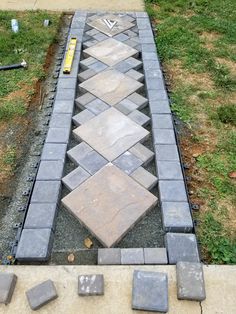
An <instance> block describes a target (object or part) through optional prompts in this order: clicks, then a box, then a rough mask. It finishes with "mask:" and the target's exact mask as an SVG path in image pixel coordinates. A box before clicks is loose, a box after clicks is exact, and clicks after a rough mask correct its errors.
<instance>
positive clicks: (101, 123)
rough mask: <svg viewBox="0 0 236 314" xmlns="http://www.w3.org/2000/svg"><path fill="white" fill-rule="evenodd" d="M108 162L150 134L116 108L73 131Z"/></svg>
mask: <svg viewBox="0 0 236 314" xmlns="http://www.w3.org/2000/svg"><path fill="white" fill-rule="evenodd" d="M73 133H74V135H75V136H76V137H78V138H79V139H80V140H83V141H85V142H86V143H88V144H89V145H90V146H91V147H92V148H93V149H95V150H96V151H97V152H98V153H100V154H101V155H102V156H103V157H105V158H106V159H107V160H109V161H112V160H114V159H115V158H117V157H118V156H120V155H121V154H122V153H124V152H125V151H126V150H128V149H129V148H130V147H132V146H133V145H134V144H136V143H138V142H139V141H141V140H144V139H146V138H147V137H148V135H149V132H148V131H147V130H145V129H144V128H143V127H141V126H140V125H138V124H137V123H135V122H133V121H132V120H131V119H130V118H128V117H126V116H125V115H124V114H122V113H120V112H119V111H118V110H116V109H114V108H110V109H108V110H106V111H104V112H102V113H101V114H100V115H98V116H96V117H95V118H93V119H92V120H89V121H88V122H86V123H84V124H83V125H82V126H80V127H78V128H76V129H75V130H74V131H73Z"/></svg>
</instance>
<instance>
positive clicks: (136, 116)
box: [128, 110, 150, 126]
mask: <svg viewBox="0 0 236 314" xmlns="http://www.w3.org/2000/svg"><path fill="white" fill-rule="evenodd" d="M128 117H129V118H130V119H131V120H133V121H134V122H136V123H137V124H139V125H142V126H146V125H147V124H149V122H150V118H149V117H148V116H146V115H145V114H144V113H142V112H140V111H138V110H134V111H132V112H131V113H130V114H129V115H128Z"/></svg>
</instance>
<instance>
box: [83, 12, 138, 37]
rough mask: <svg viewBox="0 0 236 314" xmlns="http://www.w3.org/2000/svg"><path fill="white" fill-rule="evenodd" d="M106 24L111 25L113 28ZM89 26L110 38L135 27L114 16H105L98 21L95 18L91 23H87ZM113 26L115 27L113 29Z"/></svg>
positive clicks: (99, 17)
mask: <svg viewBox="0 0 236 314" xmlns="http://www.w3.org/2000/svg"><path fill="white" fill-rule="evenodd" d="M106 22H108V24H110V25H111V28H110V27H109V26H108V24H107V23H106ZM87 24H88V25H90V26H92V27H94V28H96V29H97V30H99V31H100V32H102V33H104V34H106V35H108V36H110V37H112V36H114V35H117V34H119V33H121V32H123V31H125V30H127V29H129V28H131V27H133V26H134V24H133V23H130V22H128V21H125V20H124V19H122V18H120V17H118V16H117V15H114V14H105V15H102V16H98V18H97V19H96V18H93V20H92V21H91V22H87ZM112 25H114V26H113V27H112Z"/></svg>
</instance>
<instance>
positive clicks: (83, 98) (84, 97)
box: [75, 93, 96, 109]
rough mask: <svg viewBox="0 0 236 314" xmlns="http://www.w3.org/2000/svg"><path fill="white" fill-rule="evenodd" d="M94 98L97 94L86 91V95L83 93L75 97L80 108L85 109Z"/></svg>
mask: <svg viewBox="0 0 236 314" xmlns="http://www.w3.org/2000/svg"><path fill="white" fill-rule="evenodd" d="M94 99H96V97H95V96H93V95H92V94H90V93H85V94H84V95H82V96H80V97H78V98H76V99H75V103H76V105H77V106H78V107H79V108H81V109H84V108H85V106H86V105H87V104H88V103H89V102H91V101H93V100H94Z"/></svg>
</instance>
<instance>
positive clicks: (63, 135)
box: [46, 128, 70, 144]
mask: <svg viewBox="0 0 236 314" xmlns="http://www.w3.org/2000/svg"><path fill="white" fill-rule="evenodd" d="M69 137H70V128H49V130H48V134H47V137H46V143H61V144H67V143H68V142H69Z"/></svg>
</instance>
